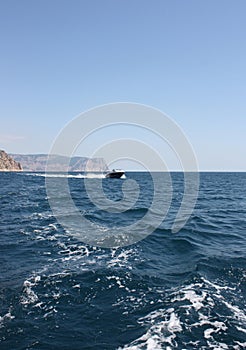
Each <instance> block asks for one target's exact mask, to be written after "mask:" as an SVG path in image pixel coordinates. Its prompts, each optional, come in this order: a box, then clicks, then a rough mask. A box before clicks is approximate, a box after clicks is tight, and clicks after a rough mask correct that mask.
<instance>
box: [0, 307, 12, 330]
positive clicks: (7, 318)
mask: <svg viewBox="0 0 246 350" xmlns="http://www.w3.org/2000/svg"><path fill="white" fill-rule="evenodd" d="M14 318H15V316H13V315H12V314H11V311H10V310H9V311H8V312H7V313H6V314H5V315H4V316H0V328H1V327H3V325H4V323H5V322H6V321H11V320H13V319H14Z"/></svg>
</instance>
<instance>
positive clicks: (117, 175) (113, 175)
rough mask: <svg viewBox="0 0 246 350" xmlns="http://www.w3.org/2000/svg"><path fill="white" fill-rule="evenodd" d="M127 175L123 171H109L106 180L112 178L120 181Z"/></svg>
mask: <svg viewBox="0 0 246 350" xmlns="http://www.w3.org/2000/svg"><path fill="white" fill-rule="evenodd" d="M124 174H125V172H124V170H121V169H113V170H112V171H109V172H107V173H106V175H105V177H106V178H112V179H120V178H121V177H122V176H123V175H124Z"/></svg>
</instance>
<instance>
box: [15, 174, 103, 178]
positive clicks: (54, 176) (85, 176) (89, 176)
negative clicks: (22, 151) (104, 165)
mask: <svg viewBox="0 0 246 350" xmlns="http://www.w3.org/2000/svg"><path fill="white" fill-rule="evenodd" d="M20 174H21V175H28V176H40V177H47V178H68V179H104V178H105V175H104V174H102V173H100V174H99V173H88V174H80V173H79V174H49V173H25V174H24V173H23V174H22V173H20Z"/></svg>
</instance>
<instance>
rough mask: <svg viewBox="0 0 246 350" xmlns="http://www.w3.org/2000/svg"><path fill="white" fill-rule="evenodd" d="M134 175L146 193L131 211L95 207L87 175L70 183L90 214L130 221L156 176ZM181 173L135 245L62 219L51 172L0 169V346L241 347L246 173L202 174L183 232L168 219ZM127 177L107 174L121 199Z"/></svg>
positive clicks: (245, 341) (142, 209)
mask: <svg viewBox="0 0 246 350" xmlns="http://www.w3.org/2000/svg"><path fill="white" fill-rule="evenodd" d="M127 178H128V179H135V180H136V181H137V182H138V184H139V187H140V197H139V200H138V202H137V204H136V207H135V208H132V209H129V210H128V211H127V212H125V213H122V214H120V213H110V214H105V213H103V211H100V210H98V208H96V207H95V206H93V205H92V204H91V203H90V200H89V198H88V197H87V196H86V191H85V188H84V184H83V181H84V180H83V178H82V177H80V176H78V175H71V176H70V178H69V184H70V187H71V193H72V194H73V198H74V201H75V202H76V206H77V207H78V208H79V209H80V211H81V213H83V215H85V216H86V217H87V219H88V220H91V221H94V222H95V223H100V222H107V223H108V225H109V226H110V223H111V224H112V227H113V224H114V225H118V224H120V223H121V224H122V225H123V226H124V225H125V226H126V225H127V224H128V223H131V222H134V220H138V219H139V218H140V217H141V216H143V215H144V214H145V213H146V211H147V210H148V206H149V204H150V202H151V200H152V197H153V186H152V182H151V178H150V176H149V174H147V173H128V174H127ZM54 181H59V178H58V177H57V178H56V177H54ZM91 181H98V179H93V178H92V179H91ZM172 181H173V200H172V204H171V208H170V210H169V214H168V216H167V218H166V220H165V221H164V222H163V223H162V224H161V225H160V227H159V228H158V229H156V230H155V231H154V232H153V233H152V234H151V235H149V236H148V237H146V238H145V239H143V240H142V241H140V242H138V243H136V244H133V245H130V246H126V247H121V248H100V247H96V246H90V245H88V244H86V243H84V242H83V241H81V240H79V239H78V238H76V237H74V236H73V235H71V234H69V232H67V231H66V230H65V229H64V228H63V227H62V226H61V225H60V224H59V223H58V222H57V220H56V218H55V217H54V215H53V213H52V211H51V209H50V207H49V202H48V198H47V195H46V189H45V177H44V174H38V173H37V174H31V173H30V174H27V173H2V174H0V203H1V211H0V217H1V219H0V349H1V350H5V349H11V350H12V349H14V350H15V349H16V350H23V349H28V350H31V349H38V350H48V349H54V350H56V349H57V350H58V349H59V350H68V349H74V350H83V349H86V350H87V349H88V350H97V349H102V350H111V349H112V350H120V349H121V350H123V349H125V350H127V349H128V350H130V349H131V350H138V349H148V350H158V349H166V350H170V349H199V350H200V349H216V350H219V349H223V350H224V349H236V350H237V349H244V348H245V347H246V306H245V296H246V283H245V282H246V192H245V191H246V174H245V173H201V177H200V191H199V197H198V201H197V204H196V207H195V209H194V211H193V213H192V215H191V217H190V219H189V220H188V222H187V223H186V225H185V227H184V228H183V229H182V230H181V231H180V232H178V233H172V231H171V226H172V223H173V220H174V217H175V214H176V212H177V210H178V208H179V206H180V202H181V200H182V193H183V189H184V184H183V181H184V179H183V175H182V173H173V174H172ZM123 182H124V180H118V179H105V180H103V186H104V189H105V193H106V195H108V196H109V197H110V196H111V198H113V199H114V200H116V201H117V200H118V199H120V198H121V197H122V184H123ZM60 193H61V195H62V188H61V189H60ZM121 215H122V216H121ZM123 229H124V228H123ZM85 230H86V227H85Z"/></svg>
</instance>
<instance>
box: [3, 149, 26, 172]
mask: <svg viewBox="0 0 246 350" xmlns="http://www.w3.org/2000/svg"><path fill="white" fill-rule="evenodd" d="M0 171H22V166H21V164H20V163H19V162H18V161H16V160H14V159H13V157H11V156H10V155H8V154H7V153H6V152H5V151H3V150H0Z"/></svg>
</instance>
